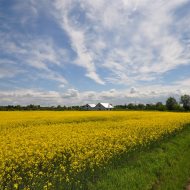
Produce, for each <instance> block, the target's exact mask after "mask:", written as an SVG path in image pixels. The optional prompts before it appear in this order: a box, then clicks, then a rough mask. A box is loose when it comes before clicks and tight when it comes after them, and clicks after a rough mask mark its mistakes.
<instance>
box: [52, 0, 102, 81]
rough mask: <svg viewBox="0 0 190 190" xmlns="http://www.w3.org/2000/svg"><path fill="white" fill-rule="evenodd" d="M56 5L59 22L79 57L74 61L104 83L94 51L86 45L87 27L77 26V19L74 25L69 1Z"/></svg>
mask: <svg viewBox="0 0 190 190" xmlns="http://www.w3.org/2000/svg"><path fill="white" fill-rule="evenodd" d="M61 2H62V3H61ZM55 6H56V8H57V12H59V14H58V15H57V14H56V17H57V18H59V24H60V25H61V27H62V28H63V29H64V30H65V31H66V32H67V34H68V36H69V37H70V40H71V46H72V48H73V50H74V51H75V53H76V54H77V58H76V59H75V61H74V63H75V64H77V65H79V66H81V67H84V68H86V70H87V74H86V76H87V77H89V78H91V79H92V80H94V81H95V82H97V83H99V84H104V81H103V80H102V79H101V78H100V77H99V76H98V74H97V73H96V67H95V64H94V60H93V55H92V52H91V51H90V50H89V49H87V47H86V38H85V35H86V31H85V28H84V29H82V28H79V27H77V21H76V20H75V22H76V24H75V25H74V23H73V22H72V21H71V19H70V18H69V17H68V14H69V8H70V6H69V5H68V3H66V2H65V1H57V3H56V4H55ZM57 12H56V13H57Z"/></svg>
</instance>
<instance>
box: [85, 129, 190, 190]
mask: <svg viewBox="0 0 190 190" xmlns="http://www.w3.org/2000/svg"><path fill="white" fill-rule="evenodd" d="M189 177H190V126H188V127H186V128H185V129H184V130H183V131H181V132H180V133H178V134H177V135H175V136H173V137H171V138H169V139H168V140H164V141H163V142H161V143H160V144H159V145H158V144H157V145H154V146H153V147H151V148H150V149H149V150H143V151H140V152H136V153H134V154H133V155H131V157H129V158H127V159H126V160H122V161H121V164H120V166H112V167H110V168H109V169H108V170H107V171H106V172H105V173H104V174H102V175H101V176H99V180H98V181H97V182H96V183H94V184H93V183H90V184H89V185H88V188H89V189H90V190H95V189H101V190H104V189H105V190H108V189H109V190H115V189H117V190H128V189H129V190H139V189H141V190H182V189H185V186H186V185H187V181H188V178H189Z"/></svg>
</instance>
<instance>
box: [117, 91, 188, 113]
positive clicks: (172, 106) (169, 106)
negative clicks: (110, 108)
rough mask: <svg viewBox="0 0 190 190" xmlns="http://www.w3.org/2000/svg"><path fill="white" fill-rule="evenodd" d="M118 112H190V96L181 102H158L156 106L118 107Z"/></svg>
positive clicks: (181, 98) (172, 98)
mask: <svg viewBox="0 0 190 190" xmlns="http://www.w3.org/2000/svg"><path fill="white" fill-rule="evenodd" d="M114 109H116V110H126V109H128V110H158V111H190V96H189V95H183V96H181V97H180V100H179V102H178V101H177V100H176V99H175V98H174V97H169V98H168V99H167V100H166V102H165V103H164V104H163V103H162V102H157V103H156V104H132V103H130V104H125V105H116V106H115V107H114Z"/></svg>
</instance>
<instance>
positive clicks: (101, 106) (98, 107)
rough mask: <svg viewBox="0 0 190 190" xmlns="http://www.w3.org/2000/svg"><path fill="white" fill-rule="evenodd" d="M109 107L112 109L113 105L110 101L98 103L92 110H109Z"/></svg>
mask: <svg viewBox="0 0 190 190" xmlns="http://www.w3.org/2000/svg"><path fill="white" fill-rule="evenodd" d="M111 109H113V106H112V104H110V103H98V104H97V105H96V106H95V108H94V110H111Z"/></svg>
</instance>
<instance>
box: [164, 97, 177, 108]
mask: <svg viewBox="0 0 190 190" xmlns="http://www.w3.org/2000/svg"><path fill="white" fill-rule="evenodd" d="M166 107H167V109H168V110H176V108H177V107H178V103H177V101H176V99H175V98H174V97H169V98H168V99H167V100H166Z"/></svg>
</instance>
